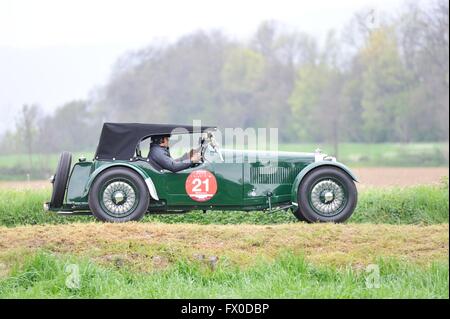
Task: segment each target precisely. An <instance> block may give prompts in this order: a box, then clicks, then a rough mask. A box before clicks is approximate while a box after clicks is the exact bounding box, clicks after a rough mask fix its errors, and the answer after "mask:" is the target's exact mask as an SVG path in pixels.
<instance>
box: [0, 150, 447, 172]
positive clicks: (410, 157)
mask: <svg viewBox="0 0 450 319" xmlns="http://www.w3.org/2000/svg"><path fill="white" fill-rule="evenodd" d="M317 147H320V148H321V149H322V150H323V151H324V152H325V153H328V154H330V155H331V154H333V148H332V147H331V146H330V145H320V144H281V145H279V150H280V151H293V152H294V151H295V152H313V151H314V150H315V149H316V148H317ZM93 151H94V150H90V151H88V152H76V153H74V154H73V159H74V160H76V159H78V158H79V157H80V156H81V155H84V156H85V157H86V158H88V159H91V158H93V155H94V152H93ZM172 153H173V155H174V156H175V155H177V154H178V155H180V154H181V152H177V149H174V150H173V151H172ZM58 159H59V154H34V155H33V157H32V160H33V167H32V169H30V165H29V159H28V156H27V155H25V154H15V155H0V180H27V179H28V178H29V179H46V178H48V177H49V176H50V175H52V174H53V173H54V170H55V168H56V165H57V162H58ZM338 160H339V161H341V162H343V163H345V164H347V165H349V166H352V167H370V166H384V167H387V166H393V167H399V166H403V167H414V166H420V167H438V166H448V165H449V148H448V143H411V144H355V143H342V144H340V149H339V155H338Z"/></svg>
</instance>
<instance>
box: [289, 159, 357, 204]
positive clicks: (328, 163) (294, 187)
mask: <svg viewBox="0 0 450 319" xmlns="http://www.w3.org/2000/svg"><path fill="white" fill-rule="evenodd" d="M325 166H331V167H337V168H340V169H341V170H343V171H344V172H346V173H347V174H348V175H349V176H350V177H351V178H352V179H353V180H354V181H355V182H358V179H357V178H356V176H355V174H353V173H352V171H351V170H350V169H349V168H348V167H347V166H345V165H344V164H342V163H339V162H334V161H333V162H332V161H318V162H314V163H311V164H309V165H308V166H306V167H305V168H304V169H303V170H302V171H301V172H300V173H298V175H297V177H296V178H295V180H294V183H293V184H292V190H291V202H292V204H294V205H295V206H297V205H298V203H297V198H298V197H297V195H298V187H299V186H300V183H301V182H302V180H303V178H304V177H305V176H306V174H308V173H309V172H311V171H312V170H314V169H316V168H319V167H325Z"/></svg>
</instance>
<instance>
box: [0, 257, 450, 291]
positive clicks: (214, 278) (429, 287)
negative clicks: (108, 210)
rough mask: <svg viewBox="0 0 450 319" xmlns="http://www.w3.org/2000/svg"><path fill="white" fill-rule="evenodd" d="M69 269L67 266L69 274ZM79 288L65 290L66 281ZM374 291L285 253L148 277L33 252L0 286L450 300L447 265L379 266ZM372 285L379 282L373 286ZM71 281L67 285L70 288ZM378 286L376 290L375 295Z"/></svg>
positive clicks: (345, 272) (350, 272)
mask: <svg viewBox="0 0 450 319" xmlns="http://www.w3.org/2000/svg"><path fill="white" fill-rule="evenodd" d="M67 265H72V266H71V267H70V268H67ZM74 265H75V267H77V269H78V274H79V277H78V278H79V281H78V283H79V285H72V286H70V285H69V287H72V288H68V286H67V285H66V281H67V279H68V276H69V275H72V276H73V275H76V272H74V269H75V268H74ZM377 266H378V267H379V271H380V276H379V281H378V282H375V281H369V282H371V283H375V284H379V286H372V287H371V286H368V285H367V281H368V276H370V274H371V272H366V270H365V269H361V270H355V269H352V268H349V267H348V268H334V267H330V266H314V265H313V264H310V263H308V262H306V261H305V260H304V259H303V258H302V257H301V256H298V255H293V254H291V253H284V254H282V255H281V256H280V257H279V258H277V259H276V260H275V261H273V262H269V261H265V260H261V261H260V262H258V263H257V264H256V265H255V266H252V267H250V268H247V269H241V268H238V267H236V266H232V265H230V264H227V263H226V261H224V262H222V263H219V264H218V265H217V267H216V268H215V269H212V268H210V267H208V266H206V265H204V264H202V263H200V262H192V261H191V262H188V261H184V260H179V261H177V262H176V263H174V264H173V265H172V266H169V267H168V268H166V269H165V270H157V271H153V272H150V273H147V274H143V273H136V272H130V271H129V270H127V269H121V268H117V267H105V266H104V267H100V266H98V265H96V264H94V263H92V262H90V261H88V260H79V259H75V258H74V257H70V256H69V257H65V258H60V257H55V256H53V255H51V254H48V253H43V252H40V253H37V254H36V255H34V256H32V257H29V258H28V260H26V261H25V263H24V264H23V265H22V266H19V265H17V266H16V267H15V268H14V269H13V271H12V273H11V274H10V276H9V277H7V278H6V279H3V280H0V297H2V298H55V297H63V298H65V297H71V298H72V297H75V298H99V297H102V298H120V297H122V298H448V296H449V290H448V289H449V278H448V275H449V272H448V263H442V262H441V263H434V264H431V265H430V266H420V267H419V266H413V265H409V264H407V263H402V262H398V261H395V260H379V261H378V263H377ZM375 280H376V279H375ZM74 282H76V281H72V283H74ZM377 287H378V288H377Z"/></svg>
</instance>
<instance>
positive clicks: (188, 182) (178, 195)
mask: <svg viewBox="0 0 450 319" xmlns="http://www.w3.org/2000/svg"><path fill="white" fill-rule="evenodd" d="M164 174H165V176H166V187H167V194H168V205H170V206H172V205H194V206H201V207H211V206H239V205H241V204H242V177H243V176H242V174H243V172H242V164H241V163H224V162H222V161H221V160H220V156H219V155H218V154H217V153H216V152H215V151H214V150H212V149H211V148H209V147H208V149H207V150H206V152H205V162H204V163H201V164H200V165H198V166H196V167H191V168H188V169H186V170H183V171H180V172H177V173H172V172H169V171H165V172H164ZM197 191H199V192H200V193H201V194H205V193H208V194H209V195H210V196H208V197H206V198H205V197H203V198H201V197H200V198H199V197H196V196H193V194H195V193H196V192H197Z"/></svg>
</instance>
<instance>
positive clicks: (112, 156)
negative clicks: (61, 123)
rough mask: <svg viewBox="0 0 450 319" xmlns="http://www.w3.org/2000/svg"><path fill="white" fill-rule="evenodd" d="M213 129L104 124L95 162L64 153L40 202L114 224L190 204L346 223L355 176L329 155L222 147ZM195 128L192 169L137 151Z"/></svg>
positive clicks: (354, 194)
mask: <svg viewBox="0 0 450 319" xmlns="http://www.w3.org/2000/svg"><path fill="white" fill-rule="evenodd" d="M214 131H216V128H215V127H205V126H202V127H194V126H188V125H162V124H139V123H131V124H130V123H105V124H104V125H103V129H102V132H101V136H100V141H99V144H98V147H97V151H96V154H95V157H94V159H93V160H92V161H86V159H85V158H80V159H79V160H78V162H77V163H76V164H75V165H74V166H73V168H72V169H71V159H72V156H71V154H70V153H68V152H63V153H62V154H61V157H60V160H59V163H58V166H57V169H56V174H55V175H54V176H53V177H52V178H51V182H52V183H53V191H52V195H51V200H50V202H48V203H45V204H44V208H45V209H46V210H50V211H56V212H58V213H61V214H90V213H91V212H92V214H93V215H94V216H95V217H97V218H98V219H100V220H102V221H111V222H126V221H130V220H139V219H141V218H142V217H143V216H144V214H146V213H173V212H179V213H182V212H188V211H192V210H203V211H206V210H219V211H223V210H238V211H254V210H265V211H269V212H273V211H276V210H288V209H291V210H292V212H293V214H294V215H295V216H296V217H297V218H298V219H299V220H302V221H306V222H317V221H320V222H343V221H345V220H346V219H348V218H349V217H350V216H351V214H352V213H353V211H354V209H355V206H356V203H357V190H356V187H355V183H354V182H355V181H357V179H356V177H355V176H354V174H353V173H352V172H351V171H350V170H349V169H348V168H347V167H346V166H344V165H343V164H341V163H339V162H337V161H336V159H335V158H334V157H331V156H327V155H325V154H322V153H321V152H320V151H316V152H313V153H296V152H272V153H270V152H256V153H255V152H252V151H238V150H221V149H219V148H218V146H217V145H216V143H215V139H214ZM193 133H200V134H201V135H200V136H201V138H200V139H199V151H200V154H201V161H200V162H199V163H197V164H196V165H195V166H193V167H191V168H188V169H186V170H183V171H180V172H177V173H172V172H169V171H166V170H159V169H157V168H155V165H154V163H152V161H151V160H150V158H149V156H148V155H145V156H143V154H142V150H141V147H140V145H142V142H143V141H146V140H148V139H149V138H151V137H152V136H155V135H162V134H172V135H176V134H193ZM255 154H256V155H258V156H257V157H256V158H257V160H253V159H254V158H255ZM224 158H227V159H230V158H231V159H232V160H231V161H230V160H227V161H224ZM250 158H251V159H252V160H250Z"/></svg>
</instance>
